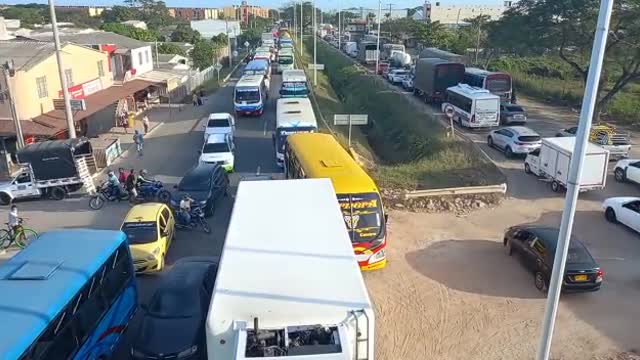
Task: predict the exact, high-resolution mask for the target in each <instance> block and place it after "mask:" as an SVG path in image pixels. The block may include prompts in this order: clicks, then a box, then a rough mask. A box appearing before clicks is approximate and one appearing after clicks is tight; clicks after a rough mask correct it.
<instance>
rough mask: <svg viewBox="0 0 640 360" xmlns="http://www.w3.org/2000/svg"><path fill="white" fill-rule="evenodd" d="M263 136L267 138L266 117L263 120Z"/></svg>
mask: <svg viewBox="0 0 640 360" xmlns="http://www.w3.org/2000/svg"><path fill="white" fill-rule="evenodd" d="M262 135H263V136H267V117H266V116H265V118H264V129H263V131H262Z"/></svg>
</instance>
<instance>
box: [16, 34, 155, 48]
mask: <svg viewBox="0 0 640 360" xmlns="http://www.w3.org/2000/svg"><path fill="white" fill-rule="evenodd" d="M28 37H30V38H32V39H35V40H40V41H51V42H52V41H53V33H52V32H42V33H31V34H30V35H28ZM60 41H65V42H72V43H76V44H80V45H102V44H113V45H116V46H117V47H119V48H127V49H137V48H141V47H144V46H149V45H150V43H146V42H143V41H139V40H136V39H132V38H129V37H126V36H123V35H119V34H116V33H112V32H108V31H86V30H85V31H78V32H74V33H62V34H60Z"/></svg>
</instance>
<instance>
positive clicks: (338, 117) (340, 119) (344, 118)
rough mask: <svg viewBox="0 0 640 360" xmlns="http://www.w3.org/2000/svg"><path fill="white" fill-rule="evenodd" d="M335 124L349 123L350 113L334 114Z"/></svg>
mask: <svg viewBox="0 0 640 360" xmlns="http://www.w3.org/2000/svg"><path fill="white" fill-rule="evenodd" d="M333 125H349V115H345V114H334V115H333Z"/></svg>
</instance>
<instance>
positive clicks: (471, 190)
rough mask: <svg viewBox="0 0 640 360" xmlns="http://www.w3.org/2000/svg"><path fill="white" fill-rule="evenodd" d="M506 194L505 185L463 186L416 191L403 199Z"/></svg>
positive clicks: (405, 195) (407, 194)
mask: <svg viewBox="0 0 640 360" xmlns="http://www.w3.org/2000/svg"><path fill="white" fill-rule="evenodd" d="M506 192H507V184H505V183H503V184H499V185H486V186H465V187H455V188H446V189H430V190H416V191H411V192H408V193H406V194H404V198H405V200H406V199H413V198H418V197H430V196H443V195H471V194H492V193H500V194H504V193H506Z"/></svg>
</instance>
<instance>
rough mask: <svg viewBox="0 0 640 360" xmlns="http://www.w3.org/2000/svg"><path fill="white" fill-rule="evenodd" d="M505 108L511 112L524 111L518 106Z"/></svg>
mask: <svg viewBox="0 0 640 360" xmlns="http://www.w3.org/2000/svg"><path fill="white" fill-rule="evenodd" d="M505 108H506V109H507V110H508V111H512V112H524V109H523V108H522V107H520V106H518V105H506V106H505Z"/></svg>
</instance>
